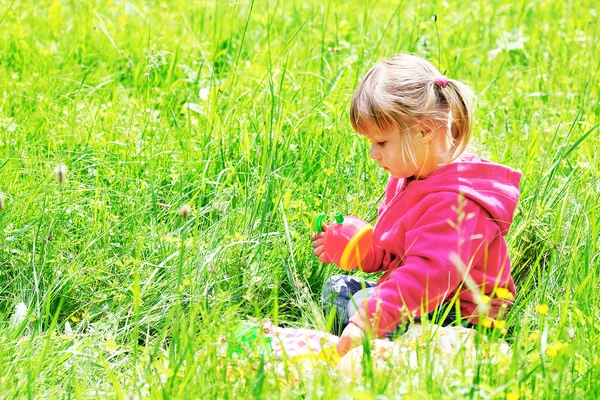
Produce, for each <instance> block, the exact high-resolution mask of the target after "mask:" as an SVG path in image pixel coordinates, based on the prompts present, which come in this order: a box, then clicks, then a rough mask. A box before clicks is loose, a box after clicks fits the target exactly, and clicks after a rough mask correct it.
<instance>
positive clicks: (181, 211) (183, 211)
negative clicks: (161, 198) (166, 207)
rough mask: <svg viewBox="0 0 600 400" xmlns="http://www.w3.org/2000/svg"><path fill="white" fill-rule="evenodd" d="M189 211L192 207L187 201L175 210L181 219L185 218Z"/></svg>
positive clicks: (190, 211)
mask: <svg viewBox="0 0 600 400" xmlns="http://www.w3.org/2000/svg"><path fill="white" fill-rule="evenodd" d="M191 213H192V207H190V205H189V204H187V203H184V204H182V205H181V207H180V208H179V211H178V212H177V214H179V216H180V217H181V218H183V219H187V218H188V217H189V216H190V214H191Z"/></svg>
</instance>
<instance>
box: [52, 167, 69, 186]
mask: <svg viewBox="0 0 600 400" xmlns="http://www.w3.org/2000/svg"><path fill="white" fill-rule="evenodd" d="M54 177H55V178H56V180H57V181H58V183H63V182H64V181H65V179H67V167H66V165H65V164H58V165H57V166H56V167H54Z"/></svg>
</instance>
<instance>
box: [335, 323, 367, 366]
mask: <svg viewBox="0 0 600 400" xmlns="http://www.w3.org/2000/svg"><path fill="white" fill-rule="evenodd" d="M364 336H365V333H364V331H363V330H362V328H360V327H359V326H358V325H355V324H353V323H352V322H350V324H348V326H347V327H346V328H344V332H342V336H340V340H339V341H338V343H337V351H338V354H339V355H340V357H344V356H345V355H346V353H347V352H349V351H350V350H352V349H353V348H355V347H357V346H360V345H362V342H363V337H364Z"/></svg>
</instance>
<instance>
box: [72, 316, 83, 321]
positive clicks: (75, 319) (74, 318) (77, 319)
mask: <svg viewBox="0 0 600 400" xmlns="http://www.w3.org/2000/svg"><path fill="white" fill-rule="evenodd" d="M71 321H73V322H75V323H77V322H79V321H81V318H77V317H76V316H74V315H73V316H72V317H71Z"/></svg>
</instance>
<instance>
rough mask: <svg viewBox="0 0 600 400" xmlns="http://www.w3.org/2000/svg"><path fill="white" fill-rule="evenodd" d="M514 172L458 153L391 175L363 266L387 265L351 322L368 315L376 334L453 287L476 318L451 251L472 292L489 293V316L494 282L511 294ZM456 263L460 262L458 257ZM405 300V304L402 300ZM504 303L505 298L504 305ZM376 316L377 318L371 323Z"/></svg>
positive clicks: (447, 297) (495, 302) (494, 304)
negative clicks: (420, 175)
mask: <svg viewBox="0 0 600 400" xmlns="http://www.w3.org/2000/svg"><path fill="white" fill-rule="evenodd" d="M520 179H521V173H520V172H518V171H515V170H513V169H511V168H508V167H505V166H502V165H498V164H494V163H491V162H489V161H486V160H482V159H480V158H478V157H477V156H475V155H472V154H464V155H463V156H461V158H460V159H459V160H458V161H457V162H455V163H452V164H449V165H446V166H443V167H441V168H440V169H438V170H437V171H435V172H434V173H433V174H432V175H431V176H429V177H428V178H427V179H423V180H412V181H410V182H409V181H407V180H405V179H397V178H392V177H390V179H389V181H388V184H387V188H386V196H385V200H384V201H383V203H382V204H381V206H380V207H379V220H378V221H377V224H376V225H375V228H374V230H373V244H372V246H371V250H370V252H369V254H368V255H367V257H366V258H365V260H364V261H363V263H362V264H363V265H362V270H363V271H365V272H378V271H387V272H386V273H385V274H384V275H383V276H382V277H381V278H380V279H379V282H378V283H377V289H376V290H375V292H373V294H372V295H371V297H370V298H369V299H368V301H367V303H366V307H365V304H363V306H362V307H361V309H360V311H359V312H358V313H357V314H355V315H354V316H353V317H352V318H351V321H352V322H353V323H355V324H357V325H359V326H360V327H362V328H364V324H365V323H366V321H371V322H370V323H371V324H373V328H377V333H378V335H379V336H382V335H384V334H386V333H388V332H391V331H392V330H393V329H394V328H395V327H396V326H397V325H399V324H400V323H402V322H403V321H404V320H405V319H406V318H407V317H408V315H407V313H406V311H407V310H408V311H409V312H411V313H412V315H415V316H417V315H421V314H425V313H429V312H431V311H433V310H434V309H435V308H436V307H437V306H439V305H440V304H441V303H443V302H445V301H451V300H452V299H453V298H454V297H455V294H456V293H457V292H458V300H459V304H460V309H461V314H462V315H463V316H464V317H466V318H468V319H469V320H471V321H472V322H474V323H476V322H477V315H478V310H477V307H478V305H477V304H476V302H475V296H474V294H473V293H472V291H470V290H469V289H468V288H467V284H466V283H463V276H464V268H463V272H461V271H459V269H458V268H457V266H456V264H457V262H456V258H454V261H453V257H456V256H457V255H460V259H461V260H462V263H463V264H464V267H466V268H467V269H468V273H469V275H470V276H471V278H472V280H473V281H474V283H475V284H476V285H477V288H476V290H477V292H478V293H479V294H485V295H487V296H489V297H490V298H492V301H491V302H490V305H491V309H490V310H489V312H488V315H489V316H490V317H492V318H493V317H495V315H496V314H497V312H498V309H499V307H500V306H501V305H502V304H503V303H509V304H510V302H506V301H504V300H502V299H494V294H495V291H496V289H497V288H506V289H508V290H509V291H510V293H511V294H512V295H513V296H514V295H515V285H514V282H513V279H512V276H511V274H510V261H509V259H508V254H507V249H506V242H505V240H504V235H506V233H507V232H508V228H509V227H510V224H511V223H512V219H513V212H514V210H515V206H516V204H517V200H518V197H519V181H520ZM458 264H460V263H458ZM403 306H405V307H403ZM507 306H508V304H507ZM374 321H378V322H379V323H378V325H377V326H375V325H374Z"/></svg>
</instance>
